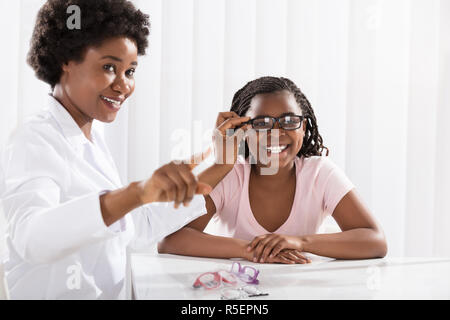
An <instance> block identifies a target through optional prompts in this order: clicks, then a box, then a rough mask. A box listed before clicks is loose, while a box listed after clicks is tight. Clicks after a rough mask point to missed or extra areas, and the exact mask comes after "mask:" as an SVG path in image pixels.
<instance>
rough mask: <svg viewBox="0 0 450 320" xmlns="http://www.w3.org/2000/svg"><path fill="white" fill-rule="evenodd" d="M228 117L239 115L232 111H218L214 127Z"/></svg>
mask: <svg viewBox="0 0 450 320" xmlns="http://www.w3.org/2000/svg"><path fill="white" fill-rule="evenodd" d="M230 118H239V116H238V115H237V113H236V112H234V111H228V112H219V115H218V116H217V120H216V127H219V126H220V125H221V124H222V123H223V122H224V121H225V120H227V119H230Z"/></svg>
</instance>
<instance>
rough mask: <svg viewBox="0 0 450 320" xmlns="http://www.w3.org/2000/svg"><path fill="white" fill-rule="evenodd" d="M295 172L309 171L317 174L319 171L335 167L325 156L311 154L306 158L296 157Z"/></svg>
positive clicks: (326, 170)
mask: <svg viewBox="0 0 450 320" xmlns="http://www.w3.org/2000/svg"><path fill="white" fill-rule="evenodd" d="M296 164H297V167H298V169H297V174H300V173H303V174H305V173H310V174H313V175H318V174H321V173H327V172H330V171H332V170H334V169H336V168H337V166H336V164H335V163H334V162H333V160H331V159H330V158H329V157H327V156H311V157H308V158H305V157H301V158H299V157H297V158H296Z"/></svg>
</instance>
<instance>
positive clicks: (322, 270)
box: [131, 253, 450, 300]
mask: <svg viewBox="0 0 450 320" xmlns="http://www.w3.org/2000/svg"><path fill="white" fill-rule="evenodd" d="M308 256H309V257H310V258H311V259H312V263H311V264H303V265H300V264H299V265H280V264H258V263H252V262H249V261H243V260H241V261H240V262H241V264H244V265H251V266H254V267H255V268H257V269H259V270H260V274H259V276H258V279H259V280H260V285H259V289H260V290H261V291H264V292H268V293H269V296H266V297H258V298H259V299H271V300H280V299H283V300H286V299H287V300H289V299H450V258H391V257H387V258H384V259H370V260H353V261H345V260H333V259H329V258H323V257H318V256H314V255H308ZM232 262H233V261H232V260H227V259H208V258H196V257H184V256H176V255H169V254H159V255H154V254H138V253H135V254H132V255H131V273H132V274H131V277H132V285H133V295H134V298H135V299H152V300H158V299H164V300H175V299H176V300H203V299H209V300H216V299H220V290H210V291H207V290H204V289H195V288H193V287H192V284H193V282H194V280H195V279H196V277H197V276H198V275H200V274H201V273H203V272H208V271H217V270H223V269H225V270H228V269H229V268H230V266H231V264H232ZM251 299H255V298H251Z"/></svg>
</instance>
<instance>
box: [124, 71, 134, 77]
mask: <svg viewBox="0 0 450 320" xmlns="http://www.w3.org/2000/svg"><path fill="white" fill-rule="evenodd" d="M135 72H136V69H130V70H128V71H127V72H126V74H127V77H132V76H134V73H135Z"/></svg>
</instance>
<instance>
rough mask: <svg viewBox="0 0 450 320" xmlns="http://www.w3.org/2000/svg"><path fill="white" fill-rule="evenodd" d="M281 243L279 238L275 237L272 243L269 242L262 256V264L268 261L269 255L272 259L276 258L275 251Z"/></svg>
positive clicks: (271, 240)
mask: <svg viewBox="0 0 450 320" xmlns="http://www.w3.org/2000/svg"><path fill="white" fill-rule="evenodd" d="M279 242H280V239H279V238H276V237H273V238H272V239H270V241H268V242H267V243H266V244H265V248H264V250H263V252H262V255H261V259H262V262H264V261H266V260H267V258H268V257H269V255H270V256H272V257H273V256H275V255H274V254H273V249H274V248H275V247H276V246H277V245H278V243H279Z"/></svg>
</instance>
